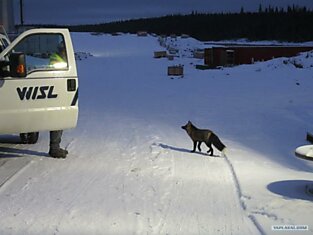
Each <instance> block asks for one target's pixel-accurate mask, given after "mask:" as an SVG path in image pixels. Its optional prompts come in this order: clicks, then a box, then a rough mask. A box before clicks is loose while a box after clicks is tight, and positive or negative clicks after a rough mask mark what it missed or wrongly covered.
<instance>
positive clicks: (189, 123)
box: [181, 121, 193, 131]
mask: <svg viewBox="0 0 313 235" xmlns="http://www.w3.org/2000/svg"><path fill="white" fill-rule="evenodd" d="M192 126H193V125H192V123H191V121H188V122H187V124H186V125H185V126H182V127H181V128H183V129H184V130H186V131H187V130H190V128H191V127H192Z"/></svg>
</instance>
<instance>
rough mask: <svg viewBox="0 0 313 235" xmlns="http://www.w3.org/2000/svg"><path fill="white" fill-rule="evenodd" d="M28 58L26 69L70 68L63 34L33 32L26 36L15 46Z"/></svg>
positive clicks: (15, 48) (31, 70)
mask: <svg viewBox="0 0 313 235" xmlns="http://www.w3.org/2000/svg"><path fill="white" fill-rule="evenodd" d="M13 51H14V52H22V53H24V54H25V58H26V71H27V73H28V74H29V73H31V72H34V71H38V70H39V71H42V70H66V69H68V63H67V54H66V48H65V44H64V38H63V36H62V35H61V34H33V35H30V36H28V37H26V38H24V39H23V40H22V41H21V42H19V43H18V44H17V45H16V46H15V47H14V48H13Z"/></svg>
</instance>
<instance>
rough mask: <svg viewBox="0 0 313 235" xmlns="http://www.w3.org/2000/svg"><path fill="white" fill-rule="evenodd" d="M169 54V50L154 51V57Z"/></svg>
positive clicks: (162, 56)
mask: <svg viewBox="0 0 313 235" xmlns="http://www.w3.org/2000/svg"><path fill="white" fill-rule="evenodd" d="M166 56H167V52H166V51H155V52H154V58H157V59H158V58H164V57H166Z"/></svg>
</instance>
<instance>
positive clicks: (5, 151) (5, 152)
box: [0, 135, 48, 158]
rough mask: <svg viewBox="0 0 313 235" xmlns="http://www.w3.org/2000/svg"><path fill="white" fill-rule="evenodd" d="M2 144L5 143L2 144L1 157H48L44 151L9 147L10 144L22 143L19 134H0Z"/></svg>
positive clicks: (0, 148)
mask: <svg viewBox="0 0 313 235" xmlns="http://www.w3.org/2000/svg"><path fill="white" fill-rule="evenodd" d="M0 144H5V146H0V158H19V157H24V156H38V157H48V154H47V153H44V152H38V151H34V150H29V149H19V148H14V147H8V145H10V144H12V146H16V145H22V143H21V140H20V138H19V136H14V135H2V136H0Z"/></svg>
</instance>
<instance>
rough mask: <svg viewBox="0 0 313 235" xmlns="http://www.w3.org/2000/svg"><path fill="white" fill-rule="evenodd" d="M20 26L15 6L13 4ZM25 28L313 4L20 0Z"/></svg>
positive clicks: (312, 4) (295, 0) (286, 0)
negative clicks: (29, 26) (37, 25)
mask: <svg viewBox="0 0 313 235" xmlns="http://www.w3.org/2000/svg"><path fill="white" fill-rule="evenodd" d="M15 1H16V2H15V9H17V14H16V15H15V18H16V20H17V22H18V23H19V22H20V18H19V13H18V8H19V7H18V6H19V4H18V3H19V0H15ZM23 2H24V4H23V5H24V23H25V24H90V23H105V22H112V21H119V20H127V19H134V18H146V17H155V16H164V15H169V14H177V13H181V14H188V13H191V12H192V11H197V12H239V11H240V9H241V7H243V8H244V10H245V11H257V10H258V8H259V5H260V4H261V5H262V6H264V7H266V6H269V5H271V6H274V7H276V6H277V7H279V8H281V7H284V8H286V7H287V6H288V5H290V6H291V5H293V4H295V5H298V6H306V7H307V8H309V9H312V10H313V0H114V1H107V0H103V1H99V0H88V1H86V0H53V1H42V0H23Z"/></svg>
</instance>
